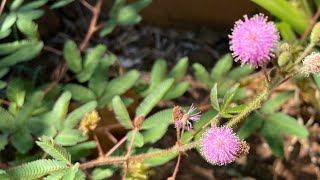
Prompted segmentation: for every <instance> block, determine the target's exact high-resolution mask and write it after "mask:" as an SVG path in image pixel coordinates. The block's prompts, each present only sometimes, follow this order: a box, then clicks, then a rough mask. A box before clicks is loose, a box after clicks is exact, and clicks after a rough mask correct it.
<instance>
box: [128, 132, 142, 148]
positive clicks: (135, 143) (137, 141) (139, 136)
mask: <svg viewBox="0 0 320 180" xmlns="http://www.w3.org/2000/svg"><path fill="white" fill-rule="evenodd" d="M132 135H133V130H131V131H129V132H128V134H127V136H128V140H127V147H128V146H129V144H130V142H131V140H132ZM143 145H144V141H143V136H142V134H141V133H140V132H139V131H137V132H136V135H135V138H134V140H133V146H135V147H142V146H143Z"/></svg>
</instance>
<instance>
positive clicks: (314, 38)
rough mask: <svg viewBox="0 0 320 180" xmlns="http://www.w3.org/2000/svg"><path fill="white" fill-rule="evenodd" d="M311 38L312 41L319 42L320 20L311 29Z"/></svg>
mask: <svg viewBox="0 0 320 180" xmlns="http://www.w3.org/2000/svg"><path fill="white" fill-rule="evenodd" d="M310 40H311V42H312V43H319V42H320V22H318V23H317V24H316V25H314V27H313V29H312V31H311V35H310Z"/></svg>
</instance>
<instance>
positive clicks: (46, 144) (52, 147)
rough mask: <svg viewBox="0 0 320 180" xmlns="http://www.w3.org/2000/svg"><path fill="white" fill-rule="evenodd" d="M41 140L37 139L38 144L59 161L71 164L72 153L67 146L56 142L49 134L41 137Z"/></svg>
mask: <svg viewBox="0 0 320 180" xmlns="http://www.w3.org/2000/svg"><path fill="white" fill-rule="evenodd" d="M39 140H40V141H36V143H37V145H38V146H40V147H41V149H43V150H44V151H45V152H46V153H48V154H49V155H50V156H52V157H53V158H54V159H56V160H58V161H61V162H64V163H66V164H68V165H71V155H70V154H69V153H68V152H67V150H66V149H65V148H63V147H62V146H60V145H58V144H56V143H55V142H54V141H53V139H52V138H49V137H47V136H43V137H42V138H39Z"/></svg>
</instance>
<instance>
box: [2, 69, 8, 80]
mask: <svg viewBox="0 0 320 180" xmlns="http://www.w3.org/2000/svg"><path fill="white" fill-rule="evenodd" d="M8 72H9V68H4V69H1V70H0V79H1V78H3V76H5V75H6V74H8Z"/></svg>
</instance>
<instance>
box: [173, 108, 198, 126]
mask: <svg viewBox="0 0 320 180" xmlns="http://www.w3.org/2000/svg"><path fill="white" fill-rule="evenodd" d="M196 109H197V108H195V107H194V106H193V104H191V106H190V109H189V110H188V112H187V113H185V114H184V115H183V116H182V118H181V119H180V120H178V121H176V122H175V128H177V127H179V128H181V127H183V126H184V125H187V127H188V130H189V129H190V128H191V129H192V128H193V126H192V123H191V121H192V122H197V121H198V120H199V119H200V117H201V112H197V113H193V112H194V111H195V110H196Z"/></svg>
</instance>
